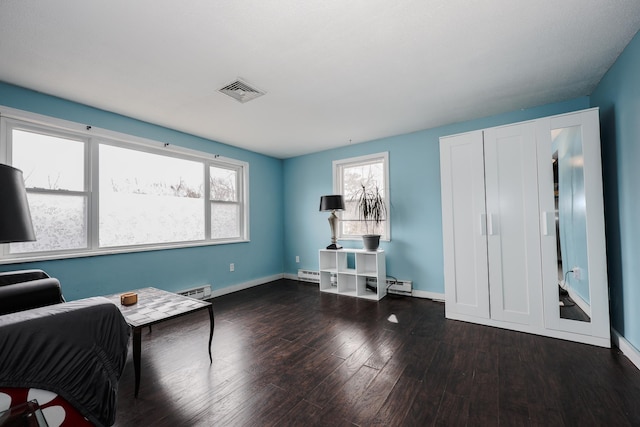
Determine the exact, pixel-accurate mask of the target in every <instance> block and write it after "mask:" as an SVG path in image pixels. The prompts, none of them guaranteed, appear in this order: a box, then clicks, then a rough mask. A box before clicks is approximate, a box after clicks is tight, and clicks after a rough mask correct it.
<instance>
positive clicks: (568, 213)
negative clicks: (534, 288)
mask: <svg viewBox="0 0 640 427" xmlns="http://www.w3.org/2000/svg"><path fill="white" fill-rule="evenodd" d="M537 123H538V126H539V128H538V131H539V133H538V135H539V137H540V139H541V140H543V139H546V144H540V145H539V146H538V150H539V152H538V155H539V158H540V159H542V158H546V159H549V160H548V161H545V162H538V165H539V167H540V171H539V185H540V189H539V194H540V198H539V203H540V209H541V220H542V222H541V227H542V231H543V232H542V240H541V248H542V258H543V260H542V264H543V298H544V322H545V327H546V328H547V329H552V330H555V331H558V337H560V338H566V339H573V340H576V341H581V342H587V343H590V344H595V345H601V346H605V347H607V346H610V330H609V295H608V283H607V260H606V244H605V233H604V203H603V192H602V165H601V158H600V123H599V114H598V110H597V109H590V110H583V111H579V112H575V113H569V114H562V115H559V116H553V117H549V118H544V119H539V120H538V121H537Z"/></svg>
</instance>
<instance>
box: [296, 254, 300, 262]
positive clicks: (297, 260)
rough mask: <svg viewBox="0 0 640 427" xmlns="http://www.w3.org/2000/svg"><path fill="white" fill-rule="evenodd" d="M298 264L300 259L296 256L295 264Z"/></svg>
mask: <svg viewBox="0 0 640 427" xmlns="http://www.w3.org/2000/svg"><path fill="white" fill-rule="evenodd" d="M298 262H300V257H299V256H298V255H296V263H298Z"/></svg>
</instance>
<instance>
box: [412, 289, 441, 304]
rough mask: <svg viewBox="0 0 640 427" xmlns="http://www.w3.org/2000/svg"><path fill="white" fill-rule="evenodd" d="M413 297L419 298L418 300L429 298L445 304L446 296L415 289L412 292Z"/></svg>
mask: <svg viewBox="0 0 640 427" xmlns="http://www.w3.org/2000/svg"><path fill="white" fill-rule="evenodd" d="M411 296H413V297H417V298H427V299H432V300H434V301H440V302H444V294H441V293H439V292H429V291H419V290H416V289H414V290H413V291H412V292H411Z"/></svg>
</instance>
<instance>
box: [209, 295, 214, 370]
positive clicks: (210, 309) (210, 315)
mask: <svg viewBox="0 0 640 427" xmlns="http://www.w3.org/2000/svg"><path fill="white" fill-rule="evenodd" d="M214 327H215V321H214V320H213V307H212V306H209V360H210V361H211V363H213V357H212V356H211V342H212V341H213V328H214Z"/></svg>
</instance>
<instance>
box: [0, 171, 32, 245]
mask: <svg viewBox="0 0 640 427" xmlns="http://www.w3.org/2000/svg"><path fill="white" fill-rule="evenodd" d="M34 240H36V235H35V233H34V232H33V224H32V223H31V213H30V212H29V203H28V202H27V191H26V190H25V188H24V179H23V178H22V171H21V170H20V169H16V168H14V167H11V166H8V165H3V164H0V243H10V242H32V241H34Z"/></svg>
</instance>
